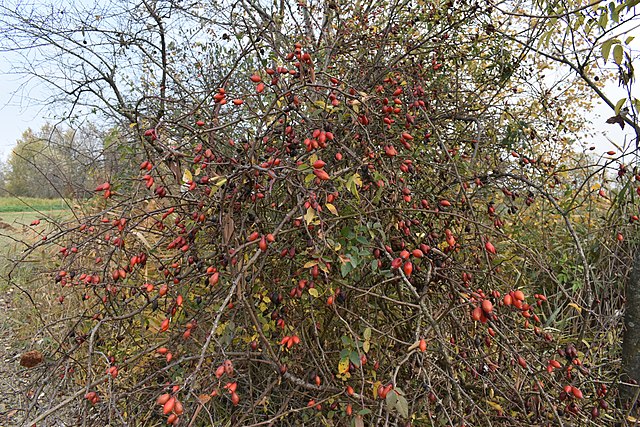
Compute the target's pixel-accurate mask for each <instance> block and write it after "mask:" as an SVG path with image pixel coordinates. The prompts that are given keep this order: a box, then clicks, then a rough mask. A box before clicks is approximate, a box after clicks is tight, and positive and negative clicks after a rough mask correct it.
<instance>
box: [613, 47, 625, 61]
mask: <svg viewBox="0 0 640 427" xmlns="http://www.w3.org/2000/svg"><path fill="white" fill-rule="evenodd" d="M622 55H623V51H622V46H621V45H619V44H617V45H616V46H615V47H614V48H613V60H614V61H615V62H616V64H618V65H620V64H622Z"/></svg>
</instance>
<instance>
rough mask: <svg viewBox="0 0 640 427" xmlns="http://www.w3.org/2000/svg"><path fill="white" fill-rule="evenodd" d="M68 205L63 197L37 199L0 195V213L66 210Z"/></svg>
mask: <svg viewBox="0 0 640 427" xmlns="http://www.w3.org/2000/svg"><path fill="white" fill-rule="evenodd" d="M67 208H68V206H67V205H66V204H65V202H64V200H62V199H37V198H33V197H0V213H4V212H38V211H40V212H46V211H55V210H64V209H67Z"/></svg>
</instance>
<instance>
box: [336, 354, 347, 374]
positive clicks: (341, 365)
mask: <svg viewBox="0 0 640 427" xmlns="http://www.w3.org/2000/svg"><path fill="white" fill-rule="evenodd" d="M348 371H349V359H346V358H345V359H340V362H338V372H339V373H341V374H344V373H346V372H348Z"/></svg>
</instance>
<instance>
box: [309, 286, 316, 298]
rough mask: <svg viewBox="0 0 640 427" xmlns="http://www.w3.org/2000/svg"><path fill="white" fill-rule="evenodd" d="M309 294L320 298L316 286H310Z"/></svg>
mask: <svg viewBox="0 0 640 427" xmlns="http://www.w3.org/2000/svg"><path fill="white" fill-rule="evenodd" d="M309 295H311V296H312V297H314V298H318V290H317V289H316V288H309Z"/></svg>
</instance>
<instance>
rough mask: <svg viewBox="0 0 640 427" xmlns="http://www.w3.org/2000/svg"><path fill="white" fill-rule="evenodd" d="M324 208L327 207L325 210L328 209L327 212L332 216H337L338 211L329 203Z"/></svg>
mask: <svg viewBox="0 0 640 427" xmlns="http://www.w3.org/2000/svg"><path fill="white" fill-rule="evenodd" d="M325 206H326V207H327V209H329V212H331V213H332V214H334V215H338V210H337V209H336V207H335V206H333V205H332V204H331V203H327V204H326V205H325Z"/></svg>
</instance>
